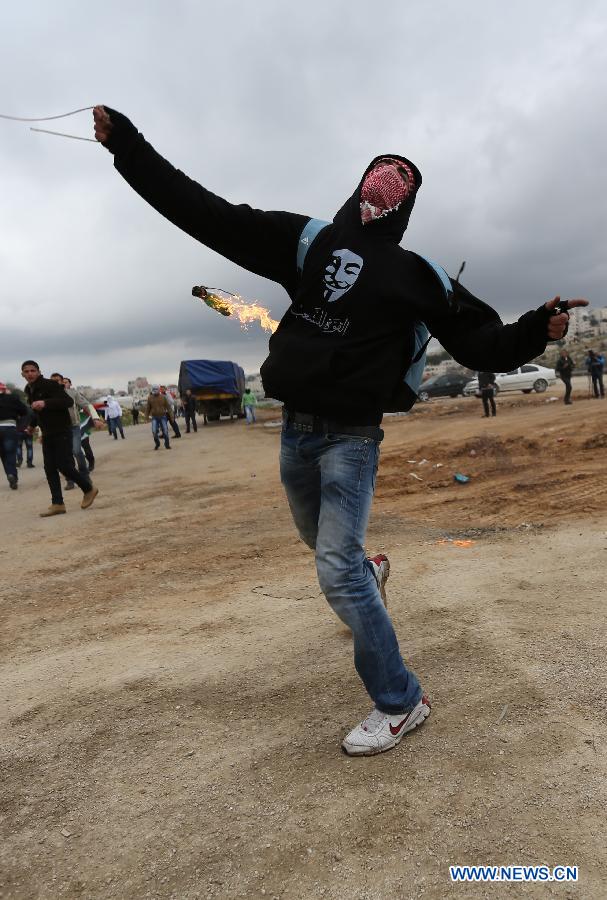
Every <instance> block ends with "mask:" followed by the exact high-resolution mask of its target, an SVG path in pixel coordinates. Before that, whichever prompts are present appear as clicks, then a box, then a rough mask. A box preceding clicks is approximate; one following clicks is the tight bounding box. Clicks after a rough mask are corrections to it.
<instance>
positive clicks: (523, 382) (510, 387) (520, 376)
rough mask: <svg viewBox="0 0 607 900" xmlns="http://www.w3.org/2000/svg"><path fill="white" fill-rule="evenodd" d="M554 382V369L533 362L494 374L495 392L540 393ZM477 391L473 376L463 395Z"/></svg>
mask: <svg viewBox="0 0 607 900" xmlns="http://www.w3.org/2000/svg"><path fill="white" fill-rule="evenodd" d="M552 384H556V375H555V373H554V369H547V368H546V367H545V366H538V365H536V364H535V363H527V364H526V365H524V366H520V368H518V369H512V371H511V372H500V373H499V374H496V376H495V385H496V392H501V391H522V392H523V394H530V393H531V391H536V393H538V394H541V393H543V391H545V390H546V388H547V387H548V386H549V385H552ZM477 393H478V378H473V379H472V381H469V382H468V384H467V385H466V386H465V388H464V395H465V396H466V397H469V396H470V395H471V394H477Z"/></svg>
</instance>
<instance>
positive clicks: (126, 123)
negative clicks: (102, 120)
mask: <svg viewBox="0 0 607 900" xmlns="http://www.w3.org/2000/svg"><path fill="white" fill-rule="evenodd" d="M104 109H105V111H106V112H107V114H108V115H109V117H110V121H111V123H112V126H113V127H112V133H111V135H110V138H109V140H108V141H107V143H106V144H104V146H105V148H106V150H109V151H110V153H112V154H113V155H114V156H125V155H126V154H127V153H128V152H129V151H130V150H131V149H132V147H133V146H134V145H135V143H136V141H137V138H138V137H139V132H138V131H137V129H136V128H135V126H134V125H133V123H132V122H131V120H130V119H127V117H126V116H123V115H122V113H119V112H116V110H115V109H111V107H109V106H104Z"/></svg>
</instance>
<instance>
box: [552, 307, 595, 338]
mask: <svg viewBox="0 0 607 900" xmlns="http://www.w3.org/2000/svg"><path fill="white" fill-rule="evenodd" d="M560 302H561V298H560V297H555V298H554V300H549V301H548V302H547V303H546V304H545V306H546V309H548V310H550V312H552V310H555V309H556V308H557V306H558V305H559V303H560ZM566 303H567V309H575V307H576V306H588V301H587V300H581V299H578V300H567V301H566ZM568 322H569V316H568V315H567V313H566V312H560V313H558V314H556V315H552V316H550V318H549V319H548V340H550V341H560V339H561V338H562V337H563V336H564V334H565V332H566V331H567V324H568Z"/></svg>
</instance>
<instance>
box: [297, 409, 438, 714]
mask: <svg viewBox="0 0 607 900" xmlns="http://www.w3.org/2000/svg"><path fill="white" fill-rule="evenodd" d="M378 463H379V443H378V442H377V441H375V440H372V439H371V438H362V437H354V436H349V435H338V434H302V433H301V432H299V431H295V430H294V429H293V428H292V427H289V426H283V432H282V443H281V451H280V475H281V481H282V483H283V485H284V488H285V491H286V494H287V499H288V501H289V506H290V507H291V513H292V514H293V519H294V521H295V525H296V527H297V530H298V531H299V534H300V536H301V538H302V540H303V541H305V543H306V544H307V545H308V546H309V547H310V548H311V549H312V550H314V551H315V554H316V571H317V573H318V581H319V584H320V587H321V589H322V591H323V593H324V595H325V597H326V598H327V600H328V602H329V604H330V606H331V607H332V609H333V610H334V612H335V613H336V614H337V615H338V616H339V618H340V619H341V620H342V622H345V624H346V625H348V626H349V627H350V629H351V630H352V634H353V638H354V665H355V666H356V671H357V672H358V674H359V676H360V678H361V680H362V682H363V684H364V686H365V688H366V689H367V692H368V694H369V696H370V697H371V699H372V700H373V702H374V703H375V706H376V707H377V708H378V709H379V710H381V711H382V712H385V713H402V712H408V711H409V710H411V709H412V708H413V707H414V706H415V705H416V703H418V702H419V701H420V700H421V696H422V690H421V687H420V685H419V682H418V680H417V678H416V677H415V675H414V674H413V673H412V672H410V671H409V670H408V669H407V668H406V666H405V664H404V662H403V660H402V657H401V655H400V650H399V647H398V641H397V640H396V634H395V633H394V627H393V625H392V621H391V619H390V616H389V615H388V613H387V611H386V609H385V607H384V605H383V603H382V601H381V597H380V595H379V590H378V587H377V582H376V581H375V577H374V575H373V572H372V569H371V566H370V564H369V563H368V562H367V559H366V555H365V549H364V548H365V534H366V531H367V523H368V520H369V514H370V512H371V503H372V501H373V491H374V489H375V476H376V473H377V466H378Z"/></svg>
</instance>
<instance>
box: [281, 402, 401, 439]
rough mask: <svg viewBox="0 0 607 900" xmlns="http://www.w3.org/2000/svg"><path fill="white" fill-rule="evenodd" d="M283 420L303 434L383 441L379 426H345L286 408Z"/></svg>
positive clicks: (283, 412)
mask: <svg viewBox="0 0 607 900" xmlns="http://www.w3.org/2000/svg"><path fill="white" fill-rule="evenodd" d="M282 420H283V422H284V424H285V426H288V427H289V428H292V429H293V430H294V431H301V432H302V434H351V435H354V436H356V437H363V438H371V440H373V441H383V439H384V433H383V431H382V429H381V428H380V427H379V425H344V423H343V422H336V421H334V420H333V419H323V418H322V417H321V416H315V415H313V414H312V413H301V412H295V410H292V409H286V408H284V409H283V411H282Z"/></svg>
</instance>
